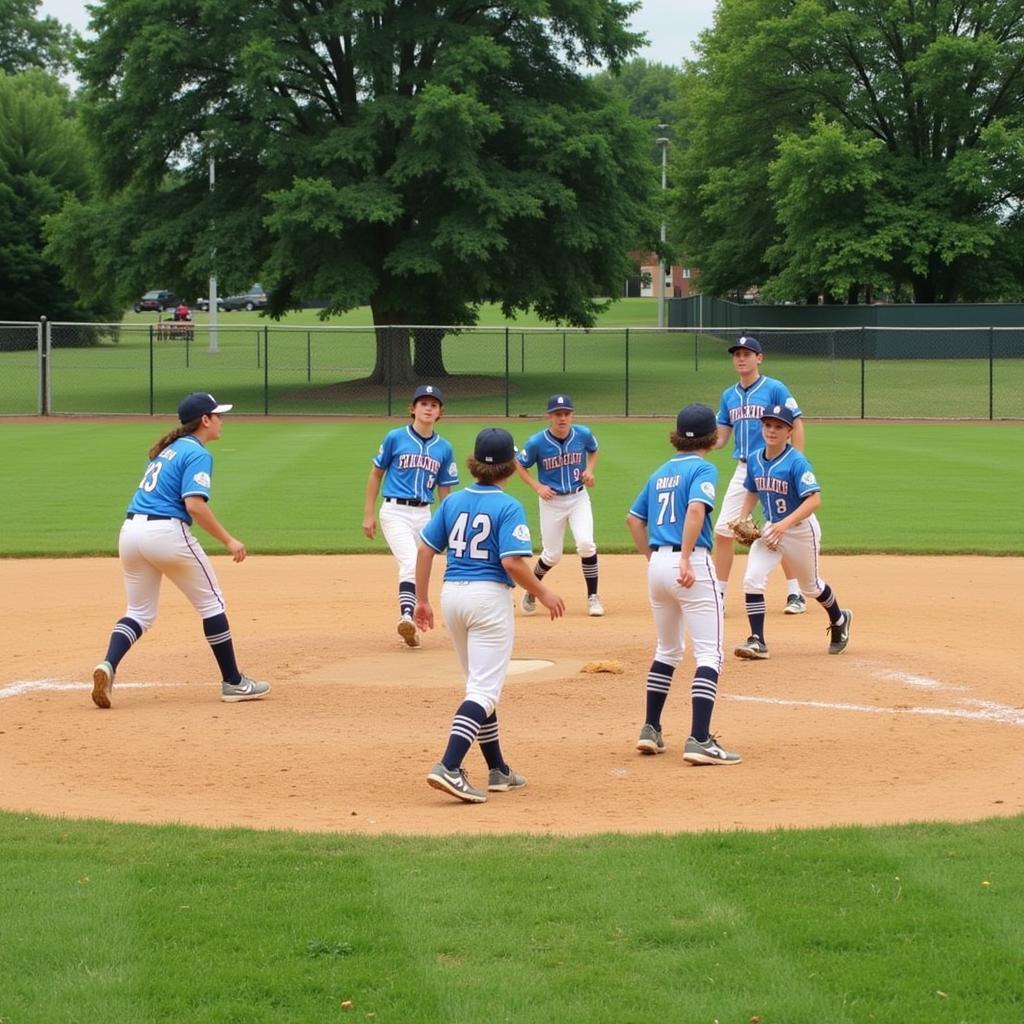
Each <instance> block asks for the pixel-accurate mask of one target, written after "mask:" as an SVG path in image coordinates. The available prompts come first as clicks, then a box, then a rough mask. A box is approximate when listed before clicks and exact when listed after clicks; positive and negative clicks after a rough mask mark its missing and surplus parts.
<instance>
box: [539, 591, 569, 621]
mask: <svg viewBox="0 0 1024 1024" xmlns="http://www.w3.org/2000/svg"><path fill="white" fill-rule="evenodd" d="M536 597H537V600H538V601H540V603H541V604H542V605H544V607H545V608H547V610H548V613H549V614H550V615H551V618H553V619H560V618H561V617H562V616H563V615H564V614H565V602H564V601H563V600H562V599H561V598H560V597H559V596H558V595H557V594H556V593H555V592H554V591H553V590H548V589H547V588H545V589H544V590H542V591H541V592H540V593H539V594H537V595H536Z"/></svg>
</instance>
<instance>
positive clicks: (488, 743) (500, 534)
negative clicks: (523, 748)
mask: <svg viewBox="0 0 1024 1024" xmlns="http://www.w3.org/2000/svg"><path fill="white" fill-rule="evenodd" d="M515 454H516V448H515V445H514V444H513V442H512V435H511V434H510V433H509V432H508V431H507V430H501V429H500V428H497V427H489V428H488V429H486V430H482V431H480V433H479V434H478V435H477V438H476V444H475V445H474V447H473V457H472V458H471V459H469V461H468V463H467V465H468V468H469V471H470V473H471V474H472V476H473V479H474V481H475V482H474V483H473V484H471V485H470V486H469V487H466V488H465V489H464V490H461V491H457V492H456V493H455V494H452V495H451V496H450V497H449V498H448V499H446V500H445V501H443V502H441V507H440V508H439V509H438V510H437V511H436V512H435V513H434V516H433V518H432V519H431V520H430V522H429V523H427V525H426V526H425V527H424V528H423V531H422V532H421V534H420V536H421V538H422V540H423V543H422V544H421V545H420V549H419V555H418V558H417V563H416V597H417V600H416V625H418V626H419V628H420V629H424V630H426V629H433V627H434V612H433V609H432V608H431V606H430V600H429V594H430V591H429V585H430V570H431V567H432V565H433V561H434V555H435V553H436V554H439V553H441V552H442V551H447V565H446V568H445V573H444V586H443V587H442V589H441V610H442V611H443V612H444V620H445V623H446V624H447V626H448V632H449V633H451V636H452V642H453V644H454V645H455V650H456V651H457V652H458V655H459V661H460V662H461V664H462V669H463V671H464V672H465V674H466V696H465V699H464V700H463V701H462V703H461V704H460V705H459V707H458V710H457V711H456V712H455V717H454V719H453V721H452V727H451V734H450V736H449V737H448V746H447V747H446V749H445V752H444V755H443V756H442V758H441V760H440V761H438V762H437V764H435V765H434V767H433V768H432V769H431V770H430V774H429V775H428V776H427V783H428V784H429V785H431V786H433V787H434V789H440V790H442V791H443V792H445V793H449V794H451V795H452V796H454V797H455V798H456V799H458V800H464V801H466V802H467V803H474V804H479V803H483V802H484V801H485V800H486V799H487V794H486V793H485V792H484V791H483V790H482V789H478V788H476V787H475V786H473V785H471V784H470V781H469V779H468V778H467V776H466V772H465V770H464V769H463V767H462V762H463V759H464V758H465V756H466V754H467V753H468V752H469V748H470V747H471V746H472V745H473V743H474V741H475V742H478V743H479V744H480V750H481V752H482V753H483V755H484V759H485V760H486V762H487V769H488V772H487V789H488V790H489V791H490V792H492V793H504V792H507V791H508V790H510V789H519V788H521V787H522V786H525V785H526V779H524V778H523V776H522V775H520V774H519V773H518V772H514V771H513V770H512V769H511V768H510V767H509V766H508V763H507V762H506V761H505V758H504V756H503V754H502V752H501V745H500V743H499V741H498V717H497V713H496V711H495V709H496V708H497V705H498V701H499V700H500V699H501V690H502V687H503V685H504V683H505V674H506V672H507V671H508V663H509V659H510V658H511V657H512V640H513V638H514V635H515V617H514V616H513V614H512V601H511V598H510V595H509V588H510V587H511V586H512V585H513V583H518V584H519V586H521V587H523V589H525V590H527V591H528V592H529V593H531V594H533V595H534V597H535V598H536V599H537V600H538V601H540V603H541V604H542V605H544V607H545V608H547V609H548V611H549V612H550V614H551V618H552V619H556V618H558V617H559V616H560V615H562V614H563V612H564V611H565V604H564V602H563V601H562V599H561V598H560V597H559V596H558V595H557V594H555V593H554V592H553V591H551V590H549V589H548V588H547V587H546V586H545V585H544V584H543V583H541V581H540V580H539V579H537V577H535V576H534V575H533V573H532V572H530V566H529V563H528V561H527V559H529V557H530V555H531V554H533V549H532V546H531V544H530V528H529V527H528V526H527V525H526V513H525V511H524V510H523V506H522V505H521V504H520V502H518V501H517V500H516V499H515V498H513V497H511V496H510V495H508V494H506V493H505V491H504V487H505V484H506V482H507V481H508V479H509V477H511V476H512V474H513V473H514V472H515Z"/></svg>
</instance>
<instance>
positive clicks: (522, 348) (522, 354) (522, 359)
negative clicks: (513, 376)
mask: <svg viewBox="0 0 1024 1024" xmlns="http://www.w3.org/2000/svg"><path fill="white" fill-rule="evenodd" d="M519 372H520V373H526V332H525V331H521V332H520V334H519Z"/></svg>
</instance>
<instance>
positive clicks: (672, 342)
mask: <svg viewBox="0 0 1024 1024" xmlns="http://www.w3.org/2000/svg"><path fill="white" fill-rule="evenodd" d="M749 333H753V334H756V336H757V337H759V338H760V340H761V342H762V344H763V345H764V348H765V353H766V355H765V363H764V371H763V372H764V373H766V374H767V375H769V376H772V377H778V378H780V379H782V380H783V381H785V382H786V384H787V385H788V387H789V389H790V390H791V391H792V392H793V394H794V395H795V396H796V397H797V400H798V401H799V402H800V405H801V407H802V409H803V410H804V412H805V414H806V415H808V416H809V417H813V418H815V419H840V418H846V419H852V418H872V419H874V418H892V419H919V418H922V419H1024V328H1006V327H988V328H984V327H983V328H978V327H972V328H952V327H951V328H934V327H928V328H895V327H881V328H872V327H854V328H826V329H818V328H808V329H802V328H779V327H772V328H764V329H761V330H758V329H757V328H751V329H749ZM737 336H738V332H737V331H736V329H735V328H731V327H730V328H712V327H704V328H703V329H702V330H694V329H692V328H633V327H631V328H617V329H604V328H600V329H593V330H573V329H564V330H561V329H551V328H536V327H532V328H517V327H511V326H510V327H475V328H445V327H424V326H411V327H381V328H374V327H328V326H323V325H309V326H297V325H290V324H289V325H282V324H274V323H270V322H265V323H264V322H258V321H250V322H247V323H244V324H237V323H236V324H230V325H223V324H220V325H218V326H217V327H216V329H214V328H211V326H210V325H209V324H208V323H205V322H202V321H200V322H196V323H194V324H190V325H187V326H186V327H179V326H178V325H174V326H171V325H169V324H168V323H167V322H153V323H131V324H73V323H54V324H49V323H46V322H45V321H43V322H40V323H0V414H3V415H110V414H113V413H135V414H144V415H161V416H162V415H168V414H171V413H173V412H174V411H175V409H176V408H177V405H178V402H179V401H180V399H181V396H182V395H183V394H185V393H187V392H189V391H195V390H203V391H211V392H213V393H214V394H215V395H217V396H218V397H219V398H221V399H222V400H224V401H229V402H232V403H233V404H234V406H235V409H236V410H237V411H238V412H240V413H248V414H254V415H316V414H321V415H323V414H326V415H348V416H392V415H404V414H405V412H406V410H407V408H408V404H409V399H410V396H411V393H412V390H413V387H414V385H415V383H417V382H421V381H430V382H432V383H435V384H438V385H440V386H441V387H442V388H443V389H444V392H445V404H446V411H447V412H448V413H449V415H464V416H474V417H487V418H494V417H517V416H534V415H537V414H538V413H541V412H543V410H544V408H545V404H546V400H547V397H548V396H549V395H550V394H552V393H553V392H555V391H565V392H568V393H569V394H570V395H572V397H573V399H574V400H575V402H576V404H577V407H578V408H579V409H580V410H581V412H582V413H583V414H585V415H588V416H594V415H597V416H670V415H673V414H674V413H675V412H676V411H677V410H678V409H679V408H680V407H681V406H682V405H685V404H688V403H690V402H704V403H706V404H708V405H711V406H712V407H714V408H717V406H718V401H719V397H720V395H721V393H722V389H723V388H725V387H727V386H728V385H730V384H732V383H734V382H735V380H736V376H735V372H734V370H733V367H732V361H731V359H730V357H729V354H728V347H729V345H730V344H731V343H732V342H734V341H735V339H736V337H737Z"/></svg>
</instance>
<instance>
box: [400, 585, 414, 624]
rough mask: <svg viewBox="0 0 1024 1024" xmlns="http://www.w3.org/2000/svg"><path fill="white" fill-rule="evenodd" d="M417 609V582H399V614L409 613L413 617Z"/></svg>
mask: <svg viewBox="0 0 1024 1024" xmlns="http://www.w3.org/2000/svg"><path fill="white" fill-rule="evenodd" d="M415 610H416V584H415V583H412V582H403V583H399V584H398V614H399V615H402V616H405V615H408V616H409V618H410V619H411V618H412V613H413V612H414V611H415Z"/></svg>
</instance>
